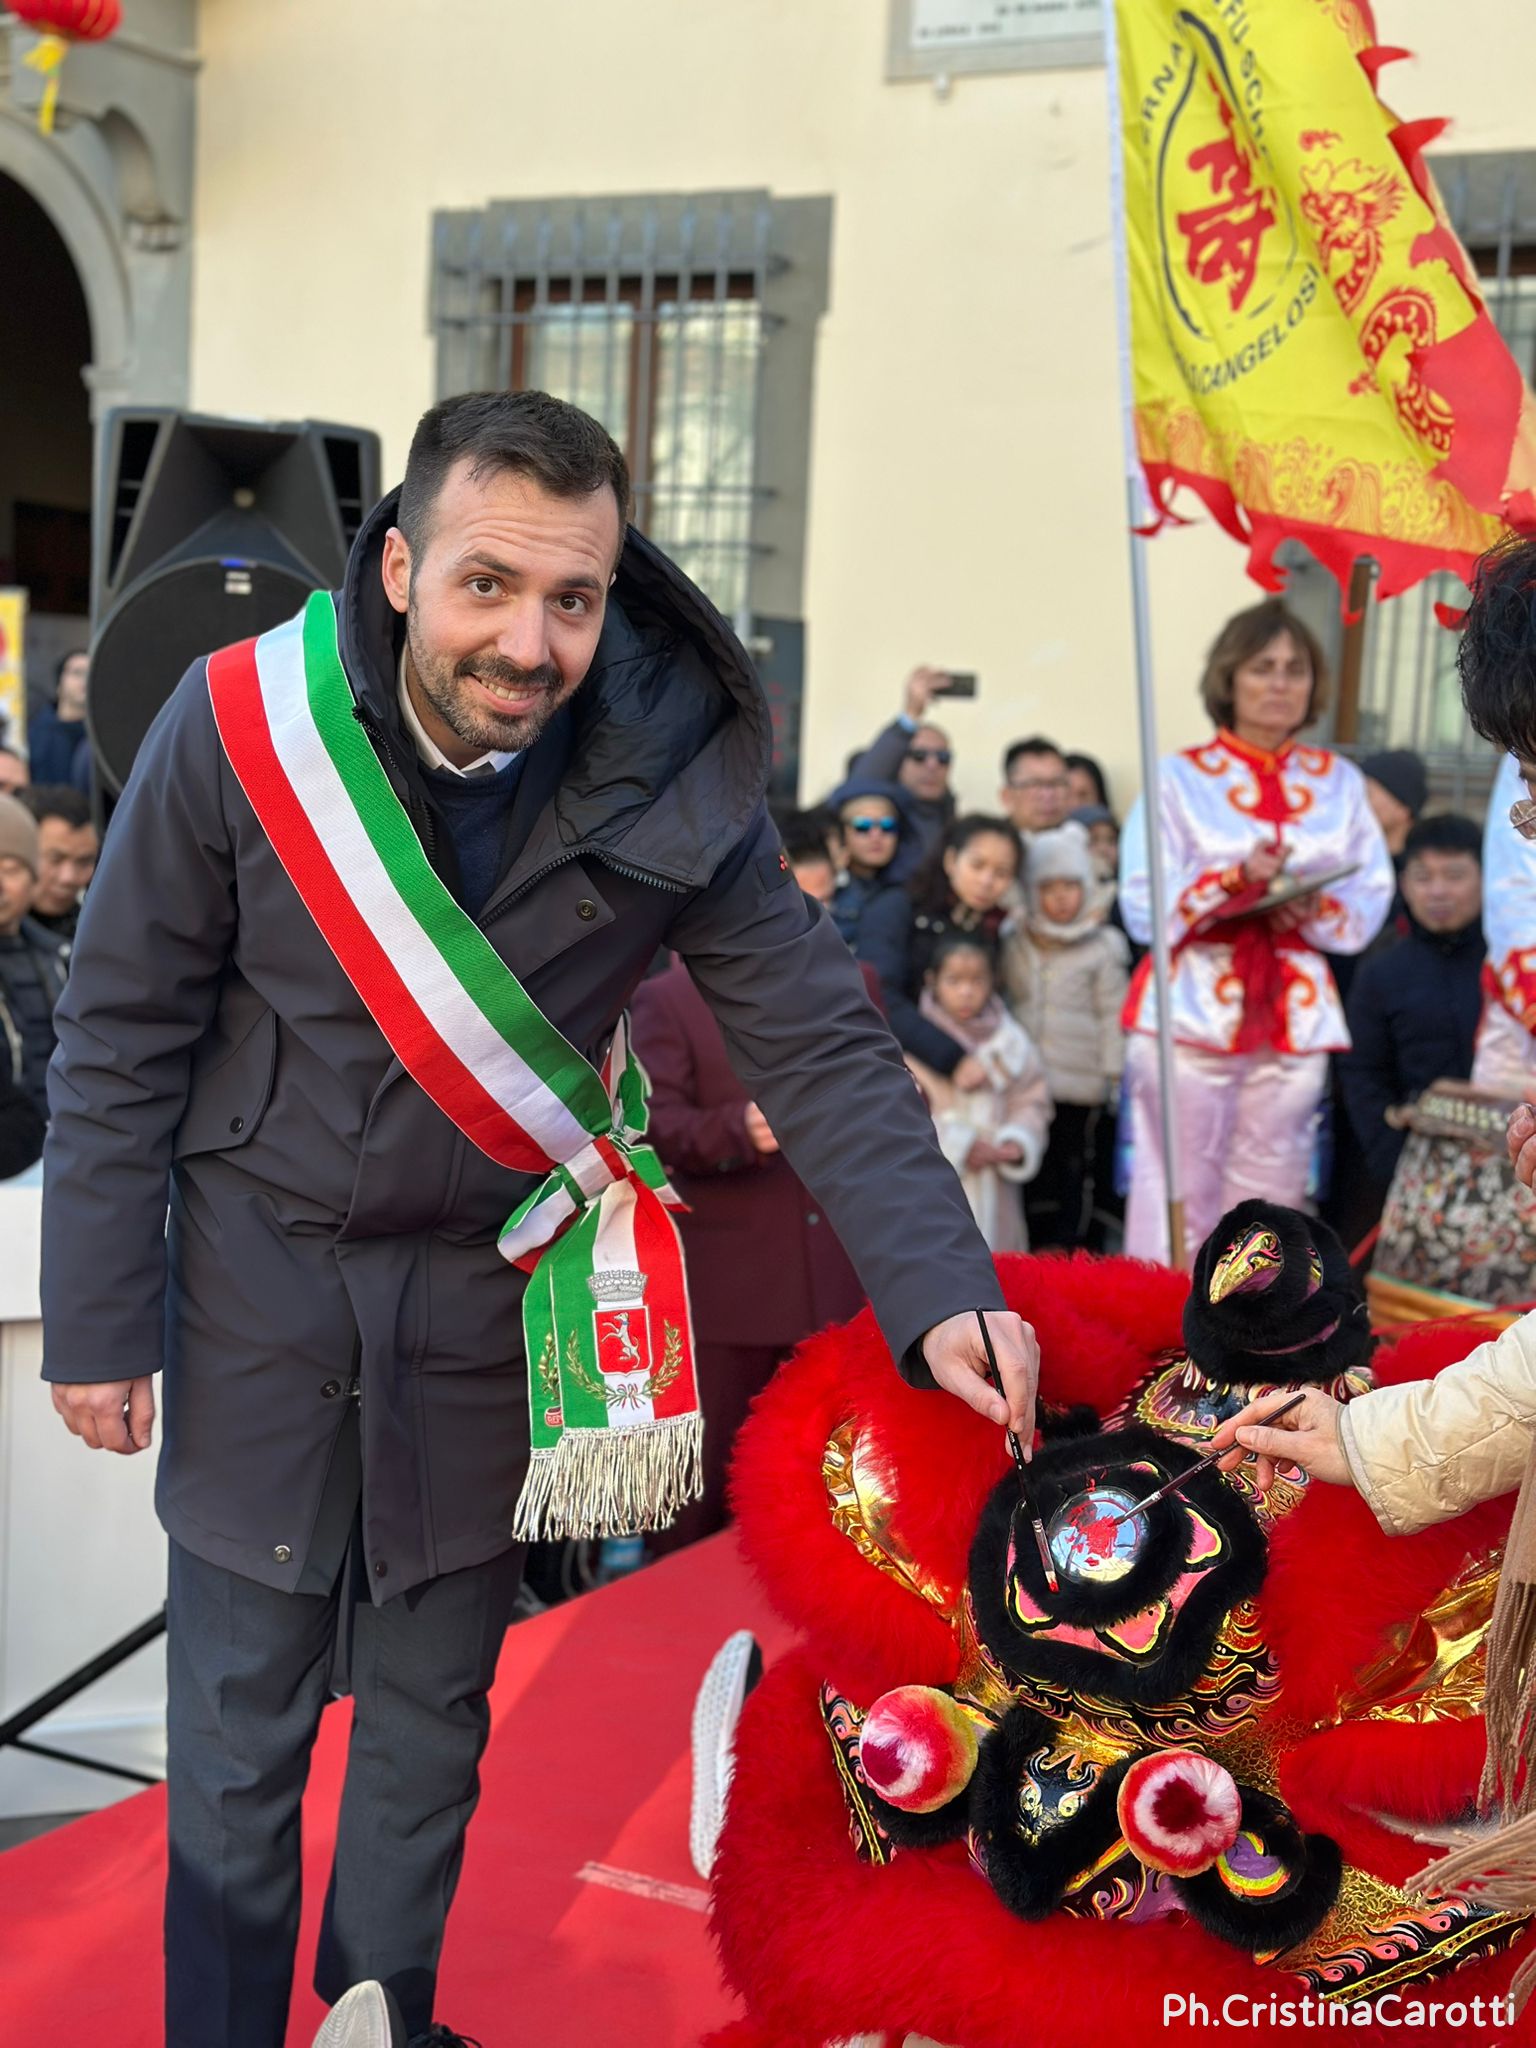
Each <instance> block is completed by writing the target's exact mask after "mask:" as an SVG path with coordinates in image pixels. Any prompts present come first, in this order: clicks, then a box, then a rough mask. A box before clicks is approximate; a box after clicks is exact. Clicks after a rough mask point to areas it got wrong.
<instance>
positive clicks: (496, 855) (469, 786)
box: [423, 754, 523, 917]
mask: <svg viewBox="0 0 1536 2048" xmlns="http://www.w3.org/2000/svg"><path fill="white" fill-rule="evenodd" d="M522 772H523V757H522V755H521V754H519V755H517V756H516V758H515V759H514V760H511V761H509V762H508V763H507V765H506V767H505V768H498V769H497V770H496V772H495V773H494V774H492V775H454V774H451V773H450V772H449V771H448V770H447V769H444V768H429V769H425V770H423V779H424V781H425V782H426V785H427V789H428V791H429V793H430V795H431V798H432V803H433V806H434V808H435V809H436V811H437V813H438V815H439V817H441V819H442V821H443V823H444V825H445V826H446V827H447V828H448V836H449V838H450V839H451V840H452V841H453V852H454V858H455V860H456V861H457V863H458V869H459V886H458V888H457V890H456V891H455V894H456V895H457V897H458V900H459V904H460V907H461V908H462V909H464V910H467V911H468V912H469V915H470V916H471V917H478V916H479V915H480V913H481V911H482V910H483V909H484V908H485V906H486V903H487V901H488V900H489V897H490V894H491V891H492V890H493V889H494V888H495V886H496V884H497V882H498V881H499V880H500V877H501V867H502V855H503V853H504V852H505V849H506V844H507V826H508V823H509V821H510V819H511V816H512V798H513V795H514V793H515V791H516V789H517V779H518V777H519V776H520V775H521V774H522Z"/></svg>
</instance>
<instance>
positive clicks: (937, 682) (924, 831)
mask: <svg viewBox="0 0 1536 2048" xmlns="http://www.w3.org/2000/svg"><path fill="white" fill-rule="evenodd" d="M948 682H949V673H948V671H947V670H946V669H942V668H915V669H913V671H912V673H911V675H909V676H908V677H907V680H906V685H905V687H904V689H903V691H902V703H901V710H900V712H899V713H898V714H897V716H896V717H895V718H893V719H892V720H891V722H890V724H889V725H888V726H885V727H884V728H883V729H882V730H881V731H880V732H878V733H876V735H875V737H874V738H873V740H871V741H870V743H869V745H868V746H867V747H866V748H865V749H864V751H863V753H862V754H856V755H855V756H854V757H853V759H852V760H851V761H850V762H849V763H848V774H849V776H850V778H851V777H854V776H858V777H860V778H861V779H862V778H871V779H873V780H874V781H876V782H894V783H895V784H896V785H897V786H898V787H899V788H900V789H901V790H903V791H904V792H905V794H906V799H907V816H908V819H909V820H910V824H911V834H910V838H909V842H908V844H907V845H906V846H905V847H903V849H902V851H901V854H900V856H899V858H898V861H897V867H896V875H895V879H896V880H897V881H906V880H907V879H908V877H909V876H910V875H913V874H915V873H916V871H917V870H918V869H919V868H920V867H921V866H922V865H923V863H924V862H925V861H927V860H930V859H931V858H932V857H933V855H934V854H936V853H937V852H938V850H939V847H940V845H941V844H942V842H943V838H944V834H945V833H946V832H947V831H948V830H949V828H950V826H951V825H952V824H953V823H954V822H955V796H954V791H953V790H952V789H951V788H950V786H949V771H950V767H951V765H952V763H953V761H954V753H953V750H952V748H951V747H950V744H949V734H948V733H947V732H945V730H944V728H943V727H942V726H941V725H935V724H934V723H933V721H932V720H931V719H930V718H929V716H928V709H929V706H930V705H931V704H932V702H933V700H934V698H935V697H936V696H940V695H942V693H943V691H944V689H945V687H946V685H947V684H948Z"/></svg>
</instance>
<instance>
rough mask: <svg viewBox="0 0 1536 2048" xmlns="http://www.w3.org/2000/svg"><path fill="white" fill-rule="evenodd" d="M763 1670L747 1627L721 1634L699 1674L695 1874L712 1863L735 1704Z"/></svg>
mask: <svg viewBox="0 0 1536 2048" xmlns="http://www.w3.org/2000/svg"><path fill="white" fill-rule="evenodd" d="M762 1675H763V1653H762V1651H761V1650H760V1649H759V1648H758V1645H757V1638H756V1637H755V1636H754V1635H753V1633H752V1631H751V1629H749V1628H739V1629H738V1630H737V1631H736V1633H735V1635H733V1636H727V1638H726V1640H725V1642H724V1643H723V1644H722V1646H721V1647H720V1649H719V1650H717V1651H716V1653H715V1656H714V1661H713V1662H712V1663H711V1664H710V1667H709V1669H708V1670H707V1671H706V1672H705V1674H704V1683H703V1684H702V1685H701V1686H700V1687H699V1693H698V1698H697V1699H696V1700H695V1701H694V1703H693V1798H692V1801H691V1803H690V1807H689V1814H688V1853H689V1855H690V1856H691V1857H692V1858H693V1867H694V1869H695V1870H696V1871H697V1872H698V1873H699V1875H700V1877H702V1878H706V1879H707V1878H708V1876H709V1873H710V1871H711V1870H712V1869H713V1868H714V1863H715V1849H716V1847H717V1845H718V1843H719V1840H720V1830H721V1828H722V1827H724V1825H725V1798H726V1794H727V1793H728V1792H729V1790H730V1786H731V1773H732V1771H733V1769H734V1767H735V1761H736V1759H735V1755H734V1744H735V1741H736V1723H737V1722H738V1721H739V1720H740V1719H741V1704H742V1701H743V1700H744V1699H745V1698H746V1696H747V1694H748V1693H749V1692H750V1691H751V1690H752V1688H753V1686H754V1685H756V1683H757V1681H758V1680H759V1679H760V1678H761V1677H762Z"/></svg>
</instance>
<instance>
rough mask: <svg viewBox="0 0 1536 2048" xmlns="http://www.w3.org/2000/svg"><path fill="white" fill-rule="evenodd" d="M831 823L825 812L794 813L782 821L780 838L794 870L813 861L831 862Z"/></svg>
mask: <svg viewBox="0 0 1536 2048" xmlns="http://www.w3.org/2000/svg"><path fill="white" fill-rule="evenodd" d="M831 823H832V821H831V820H830V819H829V818H828V816H827V814H826V812H825V811H792V812H790V813H789V814H788V815H787V816H786V817H784V818H783V819H781V820H780V823H779V837H780V839H782V840H783V842H784V852H785V854H786V856H787V857H788V860H789V864H790V866H791V867H792V868H798V867H804V866H806V865H807V864H808V863H809V862H811V861H813V860H824V861H828V862H830V861H831V859H832V854H831V850H830V848H829V847H828V845H827V833H828V831H829V830H830V828H831Z"/></svg>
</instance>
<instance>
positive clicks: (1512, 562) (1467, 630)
mask: <svg viewBox="0 0 1536 2048" xmlns="http://www.w3.org/2000/svg"><path fill="white" fill-rule="evenodd" d="M1456 667H1457V669H1458V670H1459V672H1460V675H1461V701H1462V703H1463V704H1464V705H1465V707H1466V712H1467V717H1468V719H1469V720H1470V721H1471V725H1472V730H1473V731H1474V732H1476V733H1480V734H1481V735H1482V737H1483V738H1484V739H1485V740H1492V741H1493V743H1494V745H1495V746H1496V747H1501V748H1502V749H1503V750H1504V751H1505V752H1506V753H1509V754H1519V755H1521V756H1522V757H1523V758H1524V759H1526V760H1528V761H1529V760H1536V541H1531V540H1522V539H1521V538H1519V537H1518V536H1517V535H1514V534H1511V535H1510V537H1509V538H1508V539H1507V540H1504V541H1501V542H1500V543H1499V545H1498V546H1497V547H1495V548H1490V549H1489V551H1488V553H1487V554H1486V555H1484V556H1483V558H1482V560H1481V561H1480V562H1479V563H1478V565H1477V568H1476V570H1475V571H1474V572H1473V577H1472V599H1471V602H1470V603H1469V604H1468V606H1467V616H1466V624H1465V625H1464V627H1463V629H1462V635H1461V645H1460V647H1459V648H1458V649H1457V650H1456Z"/></svg>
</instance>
